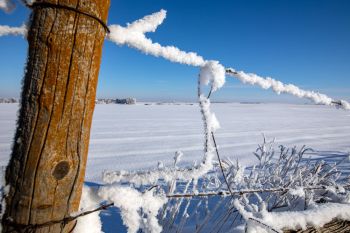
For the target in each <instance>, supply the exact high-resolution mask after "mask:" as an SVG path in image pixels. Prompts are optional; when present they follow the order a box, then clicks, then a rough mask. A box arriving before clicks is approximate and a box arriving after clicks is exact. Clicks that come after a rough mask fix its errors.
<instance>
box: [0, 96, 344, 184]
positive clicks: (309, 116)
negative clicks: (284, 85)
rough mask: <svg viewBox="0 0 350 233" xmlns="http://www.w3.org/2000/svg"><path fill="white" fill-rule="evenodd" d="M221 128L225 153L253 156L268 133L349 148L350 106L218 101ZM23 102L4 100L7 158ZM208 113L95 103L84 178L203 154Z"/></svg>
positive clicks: (1, 126) (1, 123)
mask: <svg viewBox="0 0 350 233" xmlns="http://www.w3.org/2000/svg"><path fill="white" fill-rule="evenodd" d="M212 108H213V112H215V114H216V116H217V118H218V120H219V121H220V124H221V129H220V130H218V131H217V133H216V138H217V143H218V146H219V150H220V154H221V156H222V157H229V158H231V159H239V160H240V161H241V162H242V163H243V164H246V165H249V164H252V163H254V161H255V157H254V156H253V155H252V152H253V151H254V150H255V149H256V147H257V144H259V143H261V142H262V134H265V136H266V137H267V138H268V139H272V138H274V137H275V138H276V143H277V144H284V145H286V146H294V145H296V146H298V147H301V146H303V145H306V146H308V147H311V148H313V149H315V150H322V151H343V152H348V151H350V131H349V129H350V113H349V112H348V111H344V110H337V109H334V108H332V107H325V106H316V105H292V104H239V103H217V104H213V106H212ZM17 109H18V105H17V104H0V155H1V157H0V165H1V166H5V165H6V164H7V161H8V158H9V154H10V150H11V143H12V137H13V134H14V129H15V121H16V112H17ZM202 132H203V129H202V121H201V115H200V112H199V107H198V105H197V104H193V105H190V104H181V105H169V104H164V105H156V104H151V105H144V104H143V103H139V104H137V105H114V104H111V105H97V106H96V109H95V113H94V118H93V126H92V134H91V141H90V150H89V159H88V167H87V173H86V180H87V181H91V182H100V181H101V173H102V172H103V170H120V169H123V170H135V169H146V168H150V167H155V166H157V163H158V161H161V162H163V163H164V164H169V163H172V162H173V156H174V153H175V151H177V150H181V151H183V152H184V157H183V160H182V163H187V164H190V163H193V162H194V161H195V160H197V161H198V160H200V159H201V158H202V156H203V153H202V150H203V149H202V148H203V140H204V136H203V134H202Z"/></svg>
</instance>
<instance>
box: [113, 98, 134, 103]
mask: <svg viewBox="0 0 350 233" xmlns="http://www.w3.org/2000/svg"><path fill="white" fill-rule="evenodd" d="M115 103H116V104H136V99H135V98H126V99H116V100H115Z"/></svg>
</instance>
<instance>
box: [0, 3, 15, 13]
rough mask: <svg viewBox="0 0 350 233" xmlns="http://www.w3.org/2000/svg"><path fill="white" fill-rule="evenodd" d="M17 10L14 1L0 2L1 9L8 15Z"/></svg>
mask: <svg viewBox="0 0 350 233" xmlns="http://www.w3.org/2000/svg"><path fill="white" fill-rule="evenodd" d="M15 8H16V4H15V3H14V2H13V1H12V0H0V9H1V10H3V11H5V12H6V13H10V12H11V11H13V9H15Z"/></svg>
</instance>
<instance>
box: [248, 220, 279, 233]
mask: <svg viewBox="0 0 350 233" xmlns="http://www.w3.org/2000/svg"><path fill="white" fill-rule="evenodd" d="M248 220H250V221H254V222H256V223H259V224H260V225H262V226H264V227H266V228H267V229H269V230H271V231H273V232H276V233H280V231H278V230H275V229H274V228H272V227H271V226H269V225H267V224H265V223H263V222H261V221H259V220H257V219H255V218H248Z"/></svg>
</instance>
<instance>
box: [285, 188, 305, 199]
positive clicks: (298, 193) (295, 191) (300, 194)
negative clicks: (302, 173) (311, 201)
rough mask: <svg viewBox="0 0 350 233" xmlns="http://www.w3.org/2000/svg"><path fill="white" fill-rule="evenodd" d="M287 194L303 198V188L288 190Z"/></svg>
mask: <svg viewBox="0 0 350 233" xmlns="http://www.w3.org/2000/svg"><path fill="white" fill-rule="evenodd" d="M288 193H289V194H290V195H292V196H297V197H305V190H304V188H303V187H298V188H295V189H289V190H288Z"/></svg>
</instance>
